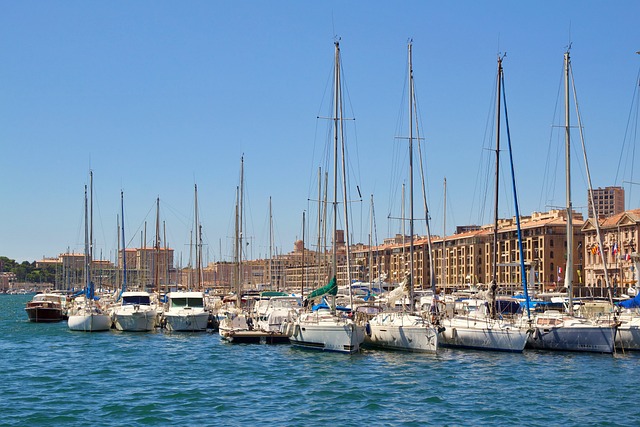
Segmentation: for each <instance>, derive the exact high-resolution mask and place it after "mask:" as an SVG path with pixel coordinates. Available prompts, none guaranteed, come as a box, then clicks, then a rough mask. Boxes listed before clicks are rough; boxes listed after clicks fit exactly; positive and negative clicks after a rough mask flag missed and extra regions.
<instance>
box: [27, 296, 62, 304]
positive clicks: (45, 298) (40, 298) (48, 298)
mask: <svg viewBox="0 0 640 427" xmlns="http://www.w3.org/2000/svg"><path fill="white" fill-rule="evenodd" d="M60 300H61V298H60V297H59V296H57V295H36V296H34V297H33V300H32V301H34V302H38V301H48V302H60Z"/></svg>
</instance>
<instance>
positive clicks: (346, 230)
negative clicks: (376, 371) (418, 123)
mask: <svg viewBox="0 0 640 427" xmlns="http://www.w3.org/2000/svg"><path fill="white" fill-rule="evenodd" d="M336 46H337V44H336ZM338 82H339V79H338ZM338 90H339V93H340V96H339V101H340V102H339V105H340V120H339V123H340V147H341V159H342V197H343V203H344V206H343V211H344V246H345V256H346V257H347V288H348V289H349V304H350V305H351V307H353V293H352V292H351V253H350V251H351V248H350V247H349V246H350V240H351V237H350V233H349V203H348V200H347V197H348V194H347V161H346V147H345V142H344V122H343V120H342V118H343V111H342V87H341V86H340V87H339V88H338Z"/></svg>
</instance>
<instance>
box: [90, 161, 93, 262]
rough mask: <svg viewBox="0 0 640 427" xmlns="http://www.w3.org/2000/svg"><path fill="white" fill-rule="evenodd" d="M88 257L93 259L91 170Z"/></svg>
mask: <svg viewBox="0 0 640 427" xmlns="http://www.w3.org/2000/svg"><path fill="white" fill-rule="evenodd" d="M89 200H90V202H89V203H90V205H89V206H90V210H89V216H90V218H89V259H90V260H91V261H93V171H89Z"/></svg>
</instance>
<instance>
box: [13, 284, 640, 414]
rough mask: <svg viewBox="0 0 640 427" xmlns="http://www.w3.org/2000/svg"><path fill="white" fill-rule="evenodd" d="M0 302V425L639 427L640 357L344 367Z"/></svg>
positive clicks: (394, 357)
mask: <svg viewBox="0 0 640 427" xmlns="http://www.w3.org/2000/svg"><path fill="white" fill-rule="evenodd" d="M30 297H31V296H29V295H0V355H1V356H0V372H2V382H1V383H0V395H1V396H2V400H1V401H2V404H1V407H2V410H1V411H0V425H2V426H25V425H29V426H56V425H60V426H88V425H100V426H122V425H145V426H170V425H181V426H208V425H211V426H213V425H224V426H240V425H251V426H254V425H274V426H327V425H345V426H365V425H389V426H390V425H394V426H397V425H400V426H424V425H436V426H445V425H449V426H458V425H460V426H462V425H465V426H466V425H474V426H495V425H509V426H513V425H522V426H524V425H527V426H548V425H560V424H562V425H568V426H598V425H602V426H605V425H606V426H611V425H619V426H636V425H637V424H638V420H640V409H638V404H637V400H638V399H637V396H638V394H639V393H638V391H637V390H638V384H637V380H636V375H635V370H636V369H638V367H639V362H640V354H638V353H626V354H616V355H614V356H611V355H600V354H574V353H554V352H538V351H529V350H525V352H524V353H522V354H511V353H495V352H475V351H459V350H458V351H456V350H446V349H442V350H440V351H439V352H438V354H435V355H429V354H414V353H402V352H386V351H373V350H363V351H362V352H361V353H359V354H356V355H353V356H347V355H344V354H334V353H322V352H314V351H306V350H300V349H296V348H293V347H291V346H289V345H287V344H279V345H256V344H229V343H226V342H223V341H221V340H220V338H219V336H218V335H217V334H211V333H167V332H163V331H158V332H153V333H125V332H117V331H113V330H112V331H108V332H99V333H83V332H72V331H69V329H68V327H67V324H66V322H61V323H53V324H40V323H30V322H28V321H27V316H26V313H25V311H24V306H25V303H26V302H27V301H28V300H29V299H30Z"/></svg>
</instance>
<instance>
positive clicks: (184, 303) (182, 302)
mask: <svg viewBox="0 0 640 427" xmlns="http://www.w3.org/2000/svg"><path fill="white" fill-rule="evenodd" d="M171 306H172V307H204V303H203V301H202V298H187V297H185V298H172V299H171Z"/></svg>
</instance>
